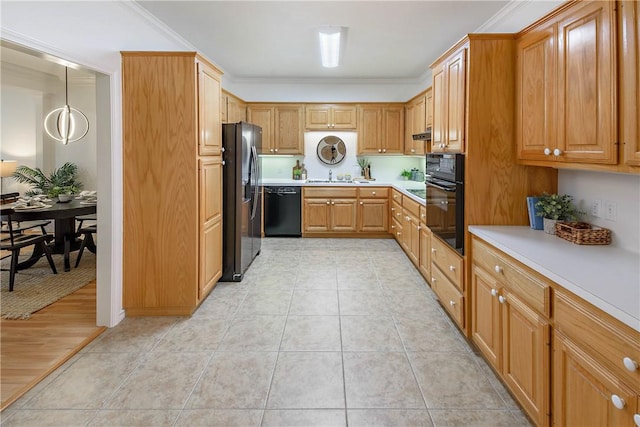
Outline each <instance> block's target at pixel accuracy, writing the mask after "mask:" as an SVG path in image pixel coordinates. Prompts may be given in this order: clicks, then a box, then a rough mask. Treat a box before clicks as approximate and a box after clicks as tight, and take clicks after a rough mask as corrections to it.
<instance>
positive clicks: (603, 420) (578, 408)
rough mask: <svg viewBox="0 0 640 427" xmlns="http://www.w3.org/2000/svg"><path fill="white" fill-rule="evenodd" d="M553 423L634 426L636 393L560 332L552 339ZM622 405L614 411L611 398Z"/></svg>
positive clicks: (557, 424)
mask: <svg viewBox="0 0 640 427" xmlns="http://www.w3.org/2000/svg"><path fill="white" fill-rule="evenodd" d="M553 354H554V356H553V357H554V359H553V396H554V398H553V421H554V425H556V426H616V427H618V426H629V427H632V426H634V421H633V417H634V414H635V413H636V412H637V411H638V408H637V394H635V393H634V392H633V390H631V389H629V388H628V387H627V386H626V385H625V384H624V383H622V382H621V381H619V380H618V378H616V377H615V376H614V375H613V374H611V372H609V370H608V369H607V368H606V367H605V366H603V365H602V364H601V363H599V362H598V361H597V360H596V359H595V358H593V357H592V356H591V355H590V354H589V352H588V351H586V350H585V349H584V348H582V347H580V346H579V345H578V344H576V343H575V342H573V341H572V340H571V339H570V338H568V337H566V336H564V335H563V334H562V333H560V332H557V331H555V332H554V339H553ZM614 395H615V396H617V397H618V398H621V399H622V400H623V401H624V403H625V405H624V406H623V407H622V409H618V408H616V407H615V406H614V404H613V402H612V397H613V396H614Z"/></svg>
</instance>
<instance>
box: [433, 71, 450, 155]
mask: <svg viewBox="0 0 640 427" xmlns="http://www.w3.org/2000/svg"><path fill="white" fill-rule="evenodd" d="M445 65H446V64H445V63H444V62H442V63H440V64H438V65H437V66H435V67H434V68H433V70H432V82H433V84H432V86H431V91H432V95H433V126H432V129H431V151H437V150H442V148H444V145H445V142H446V140H447V96H446V81H445Z"/></svg>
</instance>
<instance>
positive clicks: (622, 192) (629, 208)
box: [558, 170, 640, 253]
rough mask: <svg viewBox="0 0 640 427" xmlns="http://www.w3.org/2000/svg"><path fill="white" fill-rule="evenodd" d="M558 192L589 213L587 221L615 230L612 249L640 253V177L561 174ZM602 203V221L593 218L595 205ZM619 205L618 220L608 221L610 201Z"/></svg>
mask: <svg viewBox="0 0 640 427" xmlns="http://www.w3.org/2000/svg"><path fill="white" fill-rule="evenodd" d="M558 193H559V194H570V195H571V196H573V198H574V202H575V203H576V205H577V206H578V208H579V209H580V210H581V211H584V212H586V213H587V215H586V216H585V217H584V218H583V219H584V220H585V221H586V222H589V223H591V224H595V225H598V226H600V227H605V228H608V229H610V230H611V231H612V236H611V237H612V242H611V244H612V246H618V247H621V248H624V249H627V250H630V251H632V252H635V253H640V176H638V175H627V174H615V173H601V172H585V171H569V170H560V171H558ZM594 200H600V201H602V218H595V217H593V216H591V213H590V212H591V203H592V202H593V201H594ZM610 201H611V202H615V203H616V204H617V219H616V221H610V220H608V219H606V218H605V205H606V203H607V202H610Z"/></svg>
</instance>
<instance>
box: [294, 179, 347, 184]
mask: <svg viewBox="0 0 640 427" xmlns="http://www.w3.org/2000/svg"><path fill="white" fill-rule="evenodd" d="M306 182H307V184H353V183H354V182H356V181H353V180H351V179H343V180H337V179H332V180H331V181H329V180H328V179H308V180H307V181H306Z"/></svg>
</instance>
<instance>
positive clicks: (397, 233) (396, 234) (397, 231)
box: [390, 217, 402, 246]
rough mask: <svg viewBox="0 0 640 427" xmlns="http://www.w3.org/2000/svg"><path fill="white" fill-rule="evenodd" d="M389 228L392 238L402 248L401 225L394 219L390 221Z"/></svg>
mask: <svg viewBox="0 0 640 427" xmlns="http://www.w3.org/2000/svg"><path fill="white" fill-rule="evenodd" d="M390 228H391V234H392V235H393V238H394V239H396V242H398V244H399V245H400V246H402V223H401V222H400V221H398V220H397V219H396V218H395V217H394V218H392V219H391V225H390Z"/></svg>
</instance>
